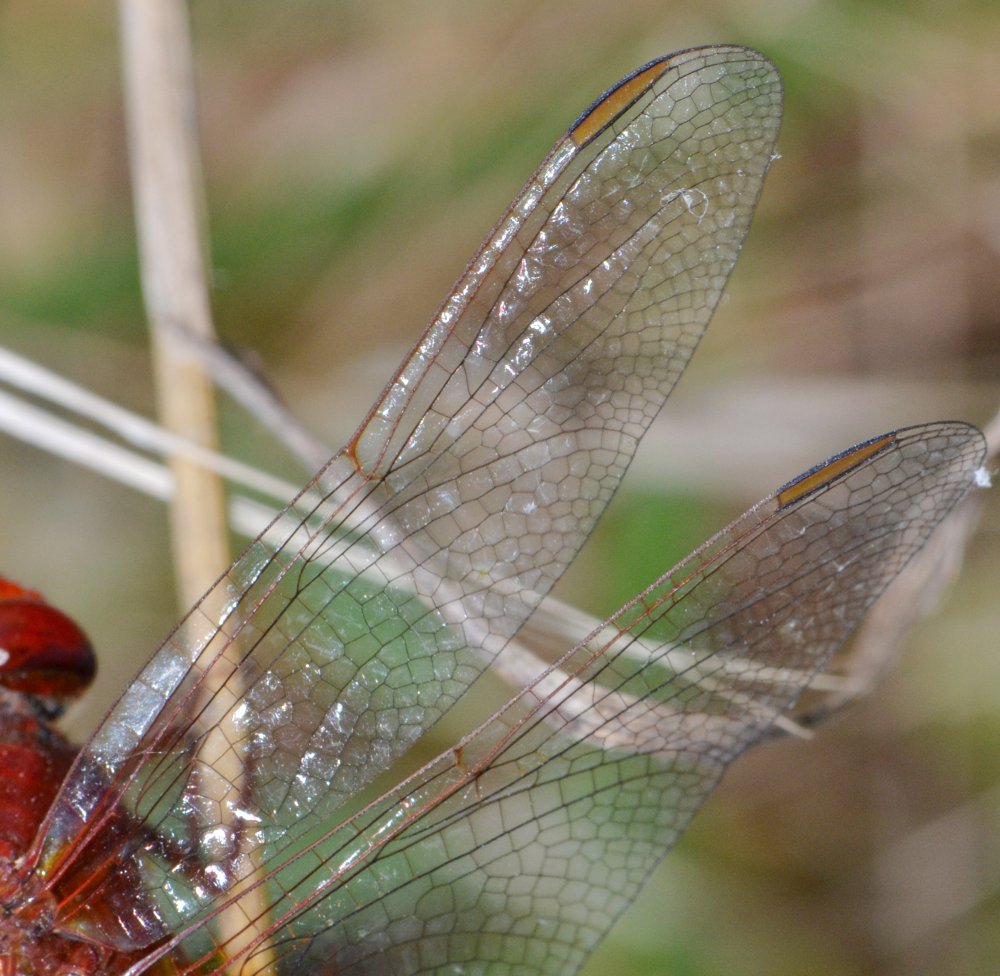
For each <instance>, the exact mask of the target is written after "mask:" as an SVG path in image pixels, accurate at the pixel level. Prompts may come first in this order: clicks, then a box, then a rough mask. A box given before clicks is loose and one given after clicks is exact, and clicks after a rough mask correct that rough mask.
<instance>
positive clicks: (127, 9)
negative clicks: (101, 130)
mask: <svg viewBox="0 0 1000 976" xmlns="http://www.w3.org/2000/svg"><path fill="white" fill-rule="evenodd" d="M119 9H120V15H121V31H122V48H123V60H124V75H125V98H126V110H127V121H128V132H129V141H130V151H131V167H132V183H133V192H134V196H135V211H136V223H137V225H138V232H139V250H140V265H141V269H142V290H143V296H144V299H145V304H146V314H147V316H148V319H149V325H150V329H151V332H152V345H153V360H154V370H155V380H156V393H157V403H158V410H159V413H160V416H161V420H162V423H163V426H164V427H166V428H167V430H169V431H171V432H172V433H175V434H178V435H180V436H182V437H185V438H187V439H188V440H190V441H192V442H194V443H196V444H201V445H204V446H206V447H214V446H215V442H216V415H215V402H214V391H213V388H212V384H211V380H210V379H209V378H208V377H207V376H206V374H205V372H204V370H203V369H202V367H201V365H200V361H199V356H198V353H197V346H198V343H199V342H207V341H213V340H214V335H213V328H212V320H211V312H210V309H209V302H208V288H207V284H206V278H205V260H204V254H203V248H202V234H201V227H202V222H201V220H200V214H201V213H202V206H201V204H202V199H203V196H202V192H201V183H200V178H199V166H198V149H197V140H196V134H195V124H194V98H193V84H192V63H191V48H190V38H189V35H188V24H187V9H186V7H185V5H184V4H183V2H181V0H120V4H119ZM171 470H172V473H173V477H174V480H175V491H174V498H173V502H172V508H171V538H172V540H173V551H174V566H175V572H176V575H177V586H178V595H179V597H180V602H181V604H182V605H183V606H187V605H189V604H191V603H194V602H195V601H196V600H197V599H198V597H200V596H201V594H202V593H203V592H204V591H205V590H206V589H207V588H208V587H209V586H210V585H211V583H212V582H214V580H215V579H216V577H217V576H218V574H219V573H220V572H221V571H222V570H223V569H224V568H225V567H226V565H227V564H228V563H229V551H228V540H227V532H226V519H225V508H224V503H223V496H222V486H221V483H220V481H219V479H218V477H217V476H216V475H214V474H212V473H211V472H209V471H206V470H205V469H204V468H202V467H201V466H199V465H197V464H194V463H192V462H190V461H186V460H184V459H182V458H175V459H174V460H172V461H171Z"/></svg>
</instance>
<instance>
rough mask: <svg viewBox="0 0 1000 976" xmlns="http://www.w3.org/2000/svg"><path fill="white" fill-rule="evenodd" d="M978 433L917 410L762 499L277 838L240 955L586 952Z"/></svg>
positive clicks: (407, 958) (814, 657) (802, 675)
mask: <svg viewBox="0 0 1000 976" xmlns="http://www.w3.org/2000/svg"><path fill="white" fill-rule="evenodd" d="M984 450H985V445H984V442H983V438H982V436H981V435H980V434H979V432H978V431H976V430H975V428H972V427H969V426H967V425H964V424H958V423H938V424H928V425H924V426H921V427H914V428H909V429H904V430H901V431H897V432H893V433H890V434H886V435H883V436H881V437H878V438H874V439H873V440H871V441H868V442H865V443H863V444H860V445H857V446H856V447H854V448H851V449H850V450H848V451H845V452H844V453H843V454H841V455H838V456H836V457H834V458H831V459H830V460H829V461H827V462H825V463H824V464H822V465H819V466H817V468H815V469H813V470H811V471H809V472H806V473H805V474H804V475H802V476H801V477H799V478H797V479H795V480H794V481H792V482H789V483H788V484H787V485H785V486H783V487H782V488H780V489H778V490H777V491H776V492H774V493H773V494H772V495H770V496H769V497H767V498H765V499H763V500H762V501H761V502H760V503H758V504H757V505H755V506H754V507H753V508H752V509H750V511H748V512H747V513H746V514H745V515H743V516H742V517H741V518H739V519H737V520H736V521H735V522H733V523H732V524H731V525H729V526H728V527H727V528H725V529H724V530H723V531H722V532H720V533H719V534H718V535H717V536H715V537H714V538H712V539H710V540H709V541H708V542H706V543H705V544H704V545H703V546H702V547H700V548H699V549H698V550H697V551H696V552H694V553H693V554H692V555H691V556H689V557H688V558H687V559H686V560H685V561H684V562H682V563H681V564H679V565H678V566H677V567H675V568H674V569H673V570H671V571H670V572H669V573H666V574H665V575H664V576H663V577H661V578H660V579H659V580H657V581H656V582H655V583H653V584H652V585H651V586H650V587H649V588H648V589H646V590H645V591H643V592H642V593H641V594H640V595H639V596H638V597H637V598H636V599H635V600H634V601H632V602H631V603H630V604H628V605H627V606H626V607H625V608H623V609H622V610H621V611H620V612H619V613H618V614H616V615H615V616H614V617H612V618H610V619H609V620H607V621H606V622H605V623H604V624H602V625H601V626H600V627H598V628H597V629H595V631H594V632H593V633H592V634H590V635H589V637H588V638H587V639H586V640H584V641H582V642H581V643H580V644H578V645H577V646H576V647H575V648H573V649H572V650H570V651H568V652H567V653H566V654H565V655H564V656H563V658H562V659H561V660H559V661H558V662H557V663H556V664H555V665H554V666H553V667H552V668H550V669H548V670H547V671H545V672H543V673H541V674H540V675H538V677H537V678H536V679H535V680H534V681H533V682H532V683H531V684H529V685H528V686H527V687H525V688H524V689H523V690H522V691H521V692H520V693H519V694H518V695H516V696H515V697H514V698H513V699H512V700H511V701H510V702H509V703H508V704H507V705H506V706H505V707H504V708H503V709H501V710H500V711H499V712H498V713H497V714H495V715H494V716H493V717H492V718H491V719H489V720H488V721H487V722H485V723H484V724H483V725H482V726H480V727H479V728H478V729H476V730H475V731H474V732H472V733H471V734H470V735H468V736H467V737H466V738H464V739H463V740H462V741H461V742H459V743H457V744H456V746H455V747H454V748H452V749H449V750H447V751H446V752H445V753H443V754H442V755H441V756H439V757H438V758H437V759H436V760H434V761H432V762H431V763H429V764H428V765H427V766H425V767H424V768H422V769H420V770H419V771H418V772H417V773H415V774H414V775H412V776H411V777H409V778H408V779H407V780H405V781H404V782H402V783H401V784H400V785H399V786H398V787H396V788H394V789H391V790H389V791H388V792H387V793H385V794H384V795H382V796H381V797H378V798H377V799H375V800H374V801H373V802H371V803H370V804H368V805H366V806H365V807H364V808H362V809H361V810H360V811H359V812H357V813H356V814H354V815H353V816H351V817H348V818H345V819H344V820H343V821H342V822H340V823H336V824H331V825H330V826H329V827H326V828H319V829H317V830H315V831H313V832H312V833H311V834H310V835H309V836H308V837H303V838H302V841H301V843H300V844H299V846H298V847H297V850H296V852H295V855H294V856H293V857H287V856H285V857H275V858H271V859H269V860H267V861H266V862H265V864H264V873H265V878H264V879H263V881H262V884H263V885H264V887H265V889H266V891H267V897H266V899H265V901H266V905H267V915H266V916H259V917H256V916H254V914H253V913H252V911H248V912H247V915H248V918H247V919H246V921H245V925H246V928H245V929H244V930H242V931H241V932H240V933H239V936H241V937H242V938H237V937H232V938H231V939H230V944H231V945H232V946H233V951H232V957H233V958H232V960H231V961H233V962H237V963H238V965H239V967H242V968H241V969H240V971H241V972H244V973H262V972H309V973H318V974H331V976H332V974H334V973H336V974H338V976H347V974H357V976H361V974H371V973H392V974H394V976H402V974H416V973H431V972H435V973H437V972H440V973H444V972H454V971H470V972H490V973H498V974H505V973H536V972H537V973H573V972H575V971H576V970H577V968H578V967H579V966H580V964H581V963H582V962H583V960H584V959H585V958H586V956H587V954H588V953H589V952H590V951H591V949H592V948H593V947H594V946H595V945H596V943H597V942H598V941H599V940H600V938H601V937H602V935H603V934H604V933H605V931H606V930H607V928H608V927H609V926H610V925H611V923H612V922H613V921H614V920H615V919H616V918H617V916H618V915H619V914H620V913H621V912H622V911H623V910H624V909H625V907H627V905H628V904H629V903H630V901H631V900H632V899H633V898H634V897H635V895H636V894H637V892H638V890H639V888H640V887H641V885H642V883H643V881H644V880H645V878H646V876H647V874H648V872H649V870H650V869H651V867H652V866H653V865H655V864H656V863H657V861H658V860H659V859H660V858H661V857H662V856H663V855H664V854H665V853H666V852H667V851H668V850H669V849H670V848H671V847H672V846H673V844H674V843H675V841H676V840H677V838H678V836H679V835H680V833H681V832H682V831H683V830H684V829H685V827H686V826H687V824H688V822H689V821H690V819H691V817H692V816H693V815H694V813H695V812H696V811H697V809H698V808H699V807H700V805H701V803H702V802H703V800H704V799H705V797H706V796H707V795H708V793H709V792H710V791H711V790H712V789H713V787H714V786H715V785H716V784H717V783H718V781H719V779H720V777H721V775H722V773H723V772H724V770H725V768H726V766H727V765H728V764H729V763H730V762H731V761H732V760H733V759H734V758H736V756H738V755H739V754H740V753H741V752H742V751H743V750H744V749H746V748H747V747H748V746H749V745H752V744H753V743H754V742H755V741H757V740H759V739H760V738H762V737H763V736H765V735H766V734H768V732H769V730H771V729H772V727H773V726H774V723H775V721H776V719H777V718H778V717H779V716H780V715H781V714H782V713H784V712H786V711H787V710H788V709H789V708H791V706H793V705H794V703H795V702H796V700H797V698H798V697H799V695H800V694H801V693H802V691H803V690H804V689H806V688H807V687H808V685H809V683H810V681H811V679H812V678H813V677H814V676H815V675H816V673H817V672H818V671H819V670H820V669H822V668H823V667H824V666H825V664H826V663H827V662H828V660H829V658H830V656H831V655H832V654H833V652H834V651H835V650H836V649H837V648H838V647H839V646H840V645H841V644H842V643H843V641H844V640H845V639H846V638H847V637H848V636H849V635H850V633H851V632H852V630H853V629H854V628H855V627H856V626H857V624H858V623H859V621H860V620H861V618H862V617H863V616H864V614H865V613H866V612H867V610H868V608H869V607H870V606H871V604H872V603H873V602H874V601H875V600H876V599H877V597H878V596H879V595H880V594H881V592H882V591H883V589H884V588H885V587H886V585H888V583H889V582H891V581H892V579H893V578H894V577H895V576H896V575H897V574H898V573H899V572H900V570H901V569H902V568H903V567H904V566H905V565H906V564H907V562H908V561H909V559H910V558H911V557H912V555H913V554H914V553H915V552H917V551H918V550H919V549H920V548H921V547H922V546H923V545H924V543H925V542H926V541H927V538H928V537H929V535H930V533H931V532H932V531H933V530H934V528H935V527H936V525H937V524H938V523H939V522H940V520H941V519H942V518H943V517H944V516H945V515H946V514H947V513H948V512H949V511H950V510H951V509H952V508H953V506H954V505H955V504H956V503H957V502H958V501H959V500H960V499H961V498H963V497H964V496H965V495H966V493H967V492H968V491H969V489H970V488H971V486H972V485H973V483H974V479H975V473H976V471H977V470H978V469H979V467H980V465H981V464H982V462H983V458H984ZM247 903H248V904H249V899H247ZM208 921H209V922H210V921H211V920H208ZM216 941H218V940H216ZM216 941H213V940H209V939H207V938H205V932H204V928H203V927H195V928H194V929H193V930H192V931H191V932H182V933H181V934H179V935H178V936H177V937H176V938H175V939H174V940H171V941H170V942H168V943H166V944H165V945H163V946H162V947H160V949H159V950H158V952H162V953H165V954H166V953H170V952H175V951H176V950H178V949H183V952H182V955H183V957H184V958H186V959H188V960H189V961H190V969H185V970H184V971H190V972H200V971H203V970H202V968H199V967H207V966H210V965H211V964H212V962H213V959H214V953H216V952H217V951H218V949H217V945H216ZM237 942H239V945H238V948H237ZM462 967H468V969H467V970H463V969H462Z"/></svg>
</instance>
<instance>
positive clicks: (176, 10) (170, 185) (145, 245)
mask: <svg viewBox="0 0 1000 976" xmlns="http://www.w3.org/2000/svg"><path fill="white" fill-rule="evenodd" d="M119 11H120V17H121V33H122V50H123V61H124V76H125V97H126V111H127V122H128V132H129V141H130V150H131V167H132V182H133V192H134V194H135V210H136V222H137V225H138V231H139V252H140V266H141V268H142V289H143V296H144V299H145V304H146V313H147V316H148V318H149V324H150V328H151V331H152V349H153V360H154V372H155V376H156V387H157V399H158V405H159V411H160V416H161V419H162V422H163V425H164V427H166V429H167V430H168V431H170V432H171V433H173V434H177V435H179V436H181V437H184V438H186V439H187V440H189V441H191V442H193V443H195V444H198V445H201V446H204V447H209V448H212V447H214V446H215V442H216V413H215V399H214V390H213V387H212V382H211V379H210V378H209V376H208V375H207V374H206V373H205V371H204V369H203V368H202V365H201V360H200V356H199V349H200V348H202V347H203V346H206V345H208V344H210V343H212V342H213V341H214V334H213V328H212V319H211V311H210V308H209V300H208V288H207V283H206V276H205V258H204V253H203V248H202V234H201V230H202V227H203V221H202V219H201V215H202V213H203V208H202V201H203V193H202V186H201V179H200V168H199V163H198V159H199V154H198V147H197V138H196V132H195V122H194V119H195V112H194V85H193V65H192V53H191V41H190V36H189V25H188V19H187V8H186V5H185V3H184V0H119ZM170 464H171V471H172V474H173V478H174V495H173V500H172V504H171V538H172V542H173V552H174V566H175V573H176V576H177V586H178V592H179V596H180V598H181V602H182V604H184V605H187V604H191V603H195V602H196V601H197V600H198V599H199V597H200V596H201V595H202V593H204V592H205V590H207V589H208V587H209V586H211V584H212V583H213V582H214V581H215V579H216V578H217V576H218V574H219V573H220V572H222V570H223V569H225V567H226V566H227V565H228V564H229V561H230V557H229V551H228V532H227V525H226V509H225V502H224V498H223V492H222V485H221V482H220V480H219V478H218V476H217V475H216V474H215V473H214V472H212V471H209V470H207V469H205V468H203V467H201V466H200V465H198V464H196V463H193V462H192V461H190V460H188V459H185V458H182V457H178V456H174V457H173V458H172V460H171V462H170ZM200 609H201V610H202V613H201V615H199V616H196V617H193V618H191V619H190V620H189V621H188V624H189V625H190V630H191V631H192V632H190V633H189V634H188V638H189V640H190V641H191V646H192V647H202V646H203V645H204V642H203V641H202V640H201V637H202V635H201V634H199V633H196V632H193V631H196V630H197V629H198V627H199V626H204V627H205V628H206V631H207V632H211V628H212V625H213V624H214V622H216V621H217V620H219V619H221V615H222V611H223V608H222V607H221V606H218V605H212V603H210V602H208V601H205V602H203V603H202V604H201V608H200ZM199 622H200V623H199ZM232 650H233V653H238V646H237V645H235V644H234V645H232ZM215 654H216V647H215V644H214V642H209V643H208V644H207V646H204V649H203V651H202V655H201V656H200V657H199V658H198V659H196V660H193V661H192V662H191V666H192V668H193V669H194V670H195V672H196V673H197V672H198V671H202V672H203V673H207V665H206V664H205V661H210V660H211V659H212V657H214V655H215ZM232 663H233V664H234V665H235V664H238V661H233V662H232ZM240 691H241V688H240V687H239V686H238V685H237V684H234V683H231V682H230V683H228V684H227V686H225V687H222V686H220V685H219V684H218V683H212V682H211V681H206V682H205V683H204V684H203V685H202V698H203V702H204V703H205V705H206V709H205V711H204V714H208V715H212V716H213V721H212V723H211V725H210V726H205V725H202V726H199V725H198V724H197V723H195V725H194V726H193V729H192V736H193V738H192V744H193V745H194V746H195V748H196V749H197V750H198V752H199V753H200V754H202V755H204V756H205V757H207V758H206V760H205V761H206V762H210V763H211V764H212V765H213V767H214V769H215V771H216V772H217V773H220V774H222V775H223V776H224V777H225V779H226V780H227V781H228V783H229V784H230V787H231V795H228V796H227V797H226V798H224V799H221V800H220V806H221V807H222V811H223V819H224V820H227V822H228V824H229V826H230V827H231V828H232V832H233V833H232V836H233V837H234V838H236V841H235V843H234V848H233V850H232V851H231V854H230V857H229V859H228V860H229V863H230V865H231V866H232V870H231V873H232V874H233V875H234V877H233V879H232V881H233V883H234V884H236V883H238V882H240V881H242V882H244V883H247V884H252V883H253V881H254V880H255V872H254V870H253V868H252V866H248V865H247V859H246V858H245V857H243V856H242V854H243V851H242V847H243V844H242V837H243V835H242V831H241V830H240V823H238V822H234V821H232V820H231V819H229V818H231V817H232V816H233V810H234V808H239V807H242V806H245V805H246V803H248V802H250V801H249V800H248V799H246V798H247V796H248V795H249V794H252V791H253V784H252V782H251V780H250V776H249V771H248V770H247V769H246V768H244V766H243V764H242V763H241V761H240V759H239V758H238V756H237V755H236V754H235V752H234V751H233V750H232V749H231V748H227V746H228V743H229V742H231V741H233V735H234V730H233V729H232V727H231V722H230V716H229V714H228V711H227V705H226V703H227V702H230V701H234V700H236V699H238V697H239V694H240ZM220 710H221V712H222V714H216V712H218V711H220ZM194 714H198V709H197V707H196V709H195V712H194ZM216 720H217V721H216ZM201 826H202V825H201V824H200V822H198V821H197V819H193V820H192V823H191V830H192V831H193V832H194V833H195V835H197V833H198V831H199V829H200V827H201ZM236 875H239V877H236ZM258 890H259V891H260V892H261V893H263V891H264V888H263V887H260V888H259V889H258ZM244 908H245V909H246V911H247V912H248V913H249V915H245V914H243V910H241V909H237V908H228V909H224V910H223V911H222V912H221V913H220V914H219V915H218V917H217V919H216V927H217V929H218V930H219V933H220V937H221V938H222V939H223V941H224V942H225V943H226V944H228V945H229V946H231V947H232V948H233V949H234V951H237V952H238V950H239V949H240V947H241V946H243V945H245V944H252V943H253V942H254V941H255V940H256V938H257V937H258V935H259V931H258V928H257V926H256V925H255V924H254V921H253V920H255V919H256V920H259V921H262V922H263V924H266V920H267V917H268V916H267V912H266V908H265V906H264V905H263V904H255V903H254V900H253V899H252V898H251V899H249V901H248V902H245V903H244ZM255 961H256V962H258V963H259V964H260V965H262V966H266V964H267V961H268V954H267V950H266V949H265V950H263V951H262V952H261V953H260V954H259V955H258V956H257V957H256V959H255Z"/></svg>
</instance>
